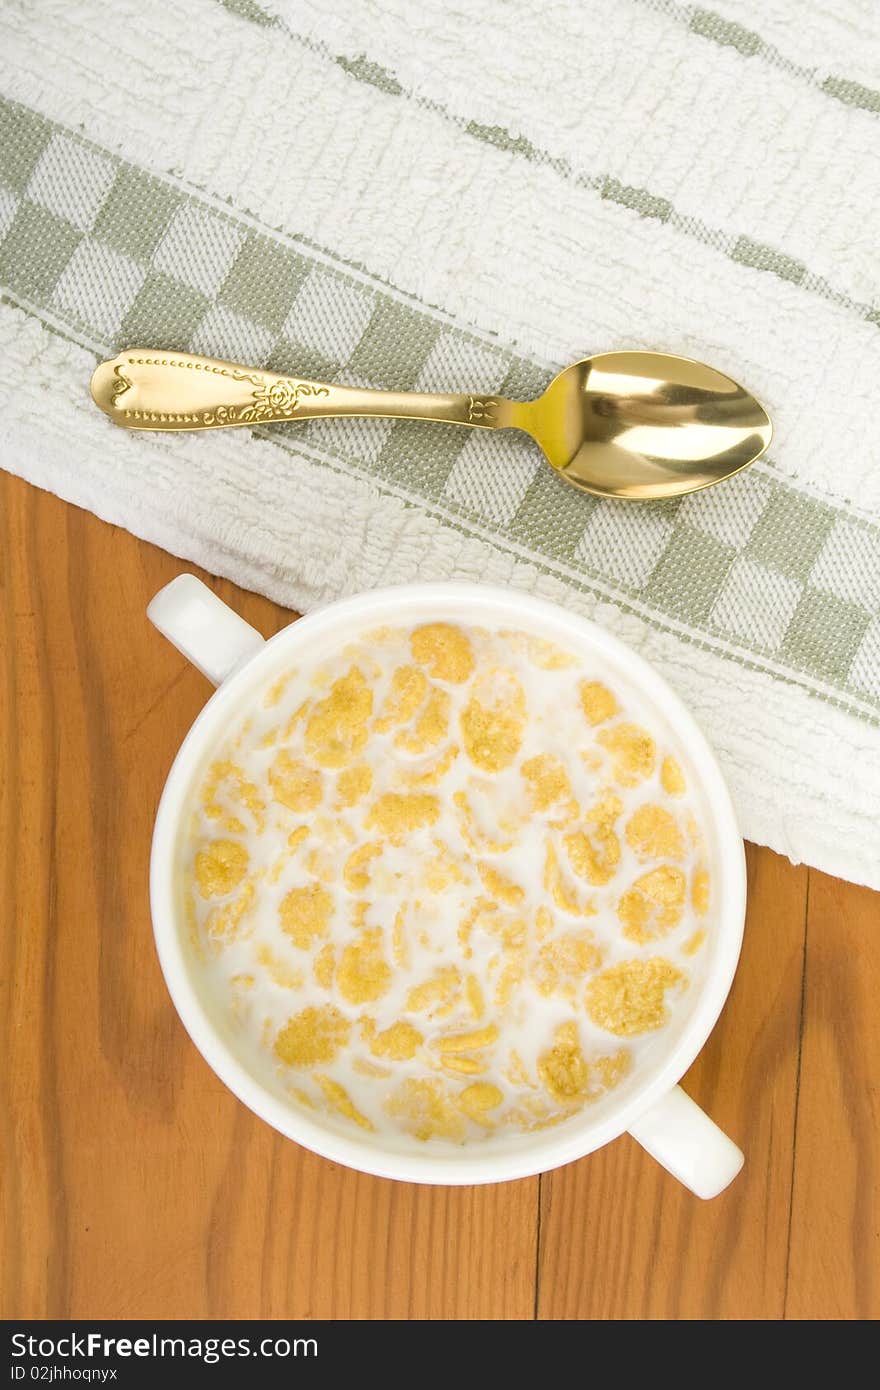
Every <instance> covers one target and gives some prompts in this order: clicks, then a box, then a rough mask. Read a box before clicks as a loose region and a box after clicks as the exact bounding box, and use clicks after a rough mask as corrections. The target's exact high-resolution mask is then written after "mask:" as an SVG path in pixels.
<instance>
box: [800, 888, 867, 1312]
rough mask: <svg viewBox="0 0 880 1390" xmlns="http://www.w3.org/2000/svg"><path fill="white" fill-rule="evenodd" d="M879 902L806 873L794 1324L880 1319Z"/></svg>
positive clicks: (861, 891) (864, 890) (859, 890)
mask: <svg viewBox="0 0 880 1390" xmlns="http://www.w3.org/2000/svg"><path fill="white" fill-rule="evenodd" d="M878 988H880V898H878V895H877V894H876V893H869V892H868V891H867V890H866V889H864V888H854V887H853V885H852V884H849V883H840V882H839V881H838V880H836V879H833V878H828V877H827V875H825V874H820V873H816V872H813V873H811V874H810V901H809V910H808V913H807V938H806V975H805V979H804V1030H803V1038H802V1041H801V1084H800V1086H799V1088H798V1095H797V1129H796V1134H797V1142H796V1145H795V1164H794V1182H793V1186H792V1222H791V1258H790V1262H789V1275H788V1297H787V1300H786V1315H787V1316H788V1317H791V1318H816V1317H821V1318H834V1319H839V1318H847V1319H849V1318H876V1317H877V1315H878V1311H880V1164H878V1151H877V1149H878V1145H877V1141H878V1135H880V1089H878V1077H880V1010H878V1007H877V1001H878Z"/></svg>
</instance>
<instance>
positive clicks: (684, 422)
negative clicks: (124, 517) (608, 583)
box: [92, 348, 772, 501]
mask: <svg viewBox="0 0 880 1390" xmlns="http://www.w3.org/2000/svg"><path fill="white" fill-rule="evenodd" d="M92 397H93V399H94V401H95V404H96V405H98V406H100V408H101V409H102V410H103V411H105V412H106V413H107V415H109V416H110V419H111V420H113V421H114V423H115V424H117V425H123V426H125V427H126V428H127V429H133V430H200V429H216V428H218V427H225V426H228V425H256V424H269V423H271V422H273V421H277V420H315V419H319V418H326V417H328V416H339V415H362V416H363V415H367V416H379V417H382V418H385V419H395V420H438V421H445V422H446V423H447V424H453V425H469V426H471V427H472V428H474V429H482V430H499V429H501V430H503V429H519V430H524V431H525V432H526V434H529V435H531V437H532V439H534V440H535V443H536V444H538V445H539V446H540V448H541V449H542V450H543V451H544V454H545V456H546V458H547V460H548V462H549V463H550V465H551V467H552V468H554V469H555V471H556V472H557V473H558V474H559V476H560V477H561V478H564V479H565V481H566V482H568V483H573V484H574V486H575V487H579V488H581V489H582V490H583V491H584V492H591V493H594V494H595V495H596V496H598V497H622V498H631V499H636V500H641V501H646V500H650V499H655V498H663V497H680V496H681V495H682V494H683V493H686V492H697V491H699V489H700V488H704V487H710V486H711V485H712V484H713V483H720V482H721V481H722V480H723V479H724V478H730V477H732V476H733V474H734V473H739V472H740V471H741V469H743V468H746V467H747V466H748V464H750V463H754V461H755V459H756V458H759V457H760V456H761V454H763V452H764V450H765V449H766V448H767V446H768V444H769V443H770V437H771V434H772V427H771V425H770V419H769V417H768V415H767V412H766V411H765V410H764V408H763V406H761V405H760V404H759V403H758V401H756V400H755V398H754V396H752V395H750V394H749V392H748V391H746V390H744V388H743V387H742V386H738V385H737V383H736V382H735V381H732V380H731V379H730V377H729V376H724V375H723V373H721V372H717V371H715V370H714V368H712V367H706V366H704V365H703V364H702V363H700V362H692V361H691V360H690V358H687V357H673V356H672V355H671V354H668V353H665V352H601V353H598V354H597V355H596V356H595V357H587V358H585V359H584V361H583V362H576V363H575V364H574V366H572V367H566V369H565V371H562V372H560V373H559V375H558V376H557V377H555V378H554V379H553V381H551V383H550V385H549V386H548V387H547V389H546V391H545V392H544V394H543V395H542V396H539V397H538V399H537V400H535V401H509V400H505V399H504V398H503V397H502V396H494V395H480V396H477V395H450V396H445V395H434V394H433V393H431V394H429V393H427V392H416V391H412V392H409V391H367V390H362V389H361V388H359V387H354V386H332V385H324V384H323V383H321V382H318V381H301V380H299V378H294V377H287V376H276V375H275V374H274V373H273V372H267V371H263V370H262V368H259V367H240V366H238V365H236V363H234V362H221V361H218V360H217V359H215V358H212V357H198V356H195V355H194V354H192V353H187V352H164V351H162V350H161V349H156V348H128V349H126V351H125V352H121V353H120V354H119V356H118V357H114V358H113V359H112V361H110V362H102V363H101V365H100V366H99V367H98V368H97V369H96V371H95V374H94V376H93V377H92Z"/></svg>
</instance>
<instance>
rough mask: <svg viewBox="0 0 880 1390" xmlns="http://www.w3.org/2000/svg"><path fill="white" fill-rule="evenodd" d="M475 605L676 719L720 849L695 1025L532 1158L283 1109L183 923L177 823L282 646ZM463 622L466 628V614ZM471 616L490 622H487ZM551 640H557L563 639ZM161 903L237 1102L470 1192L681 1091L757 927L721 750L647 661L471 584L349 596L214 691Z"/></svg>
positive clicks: (205, 1034) (169, 946) (354, 1153)
mask: <svg viewBox="0 0 880 1390" xmlns="http://www.w3.org/2000/svg"><path fill="white" fill-rule="evenodd" d="M475 602H478V603H479V604H481V605H483V606H484V607H488V608H491V609H493V610H496V611H497V612H498V614H499V616H504V617H505V618H506V620H507V621H508V622H518V623H519V624H520V625H523V624H525V625H526V626H527V627H528V626H530V625H531V621H533V622H534V623H536V624H539V625H540V629H542V630H543V631H544V632H547V629H548V628H550V629H554V628H555V629H558V640H562V641H564V640H565V638H566V634H567V635H568V640H569V641H573V640H576V641H577V643H578V645H579V646H582V645H583V644H584V643H586V644H588V645H589V646H592V647H593V649H594V650H596V651H597V653H598V654H599V655H600V656H601V657H603V658H604V659H606V660H607V661H608V663H609V664H610V665H611V666H612V668H616V669H617V670H619V671H620V673H621V674H622V675H623V676H624V677H625V679H627V680H628V681H629V682H630V683H631V684H632V685H633V687H634V689H635V690H636V691H637V692H638V693H640V694H641V695H642V696H643V697H644V698H646V699H647V700H648V701H649V702H650V703H651V704H652V705H654V707H655V708H657V709H658V710H659V712H660V713H661V714H662V715H663V717H664V718H665V719H666V720H667V721H668V722H669V723H671V724H673V726H674V727H675V731H676V735H677V737H678V738H679V741H680V742H681V744H682V747H684V748H685V749H686V750H687V753H688V755H689V757H690V759H691V761H692V764H693V766H694V767H695V769H696V770H697V772H698V774H699V778H700V782H701V786H702V792H703V797H704V802H705V805H706V807H707V810H708V814H709V815H710V817H711V820H712V823H713V830H714V834H715V839H716V844H717V848H718V854H719V861H720V864H719V867H720V870H721V872H720V878H721V883H720V885H719V893H718V901H719V914H718V921H717V922H716V924H715V927H714V931H715V933H716V941H715V946H714V950H713V954H712V957H711V961H710V965H709V968H708V970H707V974H706V976H705V977H704V979H703V981H702V982H701V985H700V994H699V997H698V999H697V1001H696V1003H695V1005H694V1007H693V1008H692V1010H691V1013H690V1016H689V1018H688V1019H687V1020H686V1022H685V1024H684V1026H683V1027H682V1029H681V1031H680V1033H679V1034H678V1036H677V1037H676V1038H675V1040H674V1042H673V1043H672V1044H671V1046H670V1047H669V1048H668V1049H667V1050H666V1051H665V1052H663V1053H662V1054H660V1056H659V1057H658V1059H657V1060H656V1061H655V1062H654V1064H653V1065H652V1066H650V1067H648V1068H646V1079H645V1083H644V1085H642V1086H640V1087H638V1088H635V1089H633V1090H632V1091H631V1093H630V1094H628V1095H627V1096H626V1097H625V1098H624V1099H623V1100H622V1101H621V1103H620V1105H619V1106H610V1107H608V1109H607V1113H605V1114H603V1115H601V1116H600V1117H599V1118H598V1119H597V1120H592V1121H591V1119H590V1112H581V1116H579V1117H577V1119H572V1121H571V1122H570V1123H569V1124H567V1125H565V1126H564V1127H561V1128H560V1129H559V1130H553V1129H551V1130H548V1131H546V1132H545V1133H544V1134H542V1135H541V1136H540V1139H536V1140H535V1142H534V1143H530V1144H529V1145H528V1147H523V1148H522V1149H516V1148H504V1149H500V1148H499V1149H497V1150H496V1149H494V1148H493V1147H492V1146H491V1145H487V1146H486V1147H485V1148H483V1147H481V1148H479V1149H478V1148H476V1147H475V1146H471V1147H468V1146H464V1147H463V1148H462V1149H460V1150H455V1151H452V1152H449V1151H446V1152H444V1153H443V1154H437V1153H435V1152H432V1151H430V1150H427V1149H426V1151H425V1152H423V1153H422V1152H418V1151H413V1152H400V1151H397V1150H394V1149H383V1148H382V1147H381V1146H380V1145H379V1144H378V1143H377V1142H376V1141H370V1140H361V1139H360V1138H359V1137H358V1136H357V1135H352V1136H348V1135H344V1134H341V1133H339V1132H337V1131H336V1130H335V1129H332V1128H330V1127H326V1126H324V1125H322V1124H319V1123H317V1122H316V1121H314V1120H312V1119H311V1118H310V1117H309V1116H308V1115H307V1114H306V1113H305V1112H303V1111H301V1110H299V1109H296V1108H295V1107H294V1106H293V1105H289V1104H287V1103H285V1102H284V1101H283V1100H282V1099H281V1098H280V1097H278V1096H276V1095H274V1094H273V1093H272V1092H271V1091H270V1090H269V1088H268V1087H266V1086H264V1085H263V1083H262V1082H260V1081H259V1080H258V1079H257V1078H256V1077H255V1076H254V1075H253V1074H252V1073H251V1072H250V1071H249V1070H248V1068H247V1067H246V1066H245V1064H244V1063H243V1062H242V1061H240V1060H239V1058H238V1057H237V1056H236V1055H235V1053H234V1051H233V1050H232V1048H231V1047H230V1046H228V1045H227V1043H226V1042H225V1041H224V1039H223V1038H222V1037H221V1036H220V1035H219V1033H218V1031H217V1029H216V1027H215V1026H214V1024H213V1023H212V1021H211V1019H210V1017H209V1015H208V1012H207V1009H206V1008H205V1007H204V1005H203V1004H202V1001H201V1000H200V998H199V996H198V992H197V990H196V988H195V986H194V984H193V982H192V980H191V978H190V964H189V962H188V959H187V954H186V950H185V947H184V935H185V928H184V924H183V923H182V922H181V921H180V920H179V918H180V914H179V912H178V910H177V904H176V897H177V893H176V886H175V872H176V869H175V866H176V857H177V851H178V846H179V838H178V826H179V820H180V816H181V813H182V809H183V805H184V803H185V800H186V796H187V793H188V792H189V790H190V785H191V782H192V776H193V769H194V768H195V767H197V766H198V765H199V763H200V762H201V760H202V759H203V757H204V756H205V754H206V752H207V750H208V748H209V747H210V745H211V744H212V743H216V742H217V740H218V738H219V737H221V736H222V728H223V726H224V722H225V721H226V720H228V718H229V717H230V715H231V714H232V712H233V711H234V710H235V709H236V707H239V708H240V707H241V705H242V704H243V703H244V702H245V701H244V699H243V696H244V695H245V692H246V691H247V690H248V688H249V687H251V686H257V685H259V684H262V682H263V681H264V680H265V679H266V676H267V675H268V668H270V667H271V666H272V665H273V664H274V663H275V662H276V660H277V658H278V655H279V652H280V651H281V650H283V649H285V648H292V649H294V650H295V649H297V648H301V647H304V646H307V645H309V644H311V643H313V642H314V641H315V640H320V638H321V636H322V634H323V635H327V634H329V633H332V631H333V629H335V628H337V627H340V626H344V625H345V624H346V623H348V622H351V621H359V622H360V621H362V622H363V624H364V626H368V625H370V624H376V625H378V624H381V623H386V622H388V621H399V622H402V623H404V622H412V621H419V620H420V619H421V620H422V621H429V620H431V617H430V616H428V615H426V614H424V613H423V614H420V613H419V612H418V610H419V608H427V609H431V608H435V609H437V610H438V611H437V612H436V613H435V614H434V615H433V620H434V621H437V620H439V617H440V614H442V616H443V617H444V618H445V619H446V620H449V621H455V620H456V619H455V617H450V608H452V609H454V608H455V607H456V606H457V605H458V606H461V605H473V604H474V603H475ZM457 620H458V621H468V619H467V618H466V617H464V616H460V617H459V618H458V619H457ZM472 620H473V621H476V622H478V621H479V618H473V619H472ZM547 635H548V636H551V637H552V636H553V633H552V632H549V633H547ZM150 903H151V912H152V920H153V934H154V939H155V942H156V950H157V953H158V956H159V962H160V965H161V969H162V973H163V975H164V977H165V983H166V985H167V987H168V990H169V993H170V995H171V998H172V1001H173V1003H174V1006H175V1008H176V1010H177V1013H178V1015H179V1017H180V1020H181V1022H182V1023H183V1026H184V1028H185V1029H186V1031H187V1033H188V1034H189V1036H190V1038H191V1040H192V1041H193V1043H194V1044H195V1046H196V1048H197V1049H198V1050H199V1052H200V1053H201V1054H202V1056H203V1057H204V1059H205V1061H206V1062H207V1063H208V1065H209V1066H210V1067H211V1068H212V1070H213V1071H214V1072H215V1073H216V1075H217V1076H218V1077H219V1078H220V1080H221V1081H222V1082H223V1083H224V1084H225V1085H226V1086H227V1087H228V1088H229V1089H230V1090H231V1091H232V1092H233V1093H234V1094H235V1095H236V1096H237V1097H238V1099H239V1100H241V1101H242V1102H243V1103H244V1104H245V1105H247V1106H248V1108H249V1109H251V1110H253V1111H254V1113H255V1114H257V1115H259V1116H260V1118H261V1119H263V1120H265V1121H266V1122H267V1123H268V1124H270V1125H272V1127H273V1128H274V1129H276V1130H278V1131H279V1132H280V1133H281V1134H284V1135H285V1136H286V1137H287V1138H290V1139H293V1140H295V1141H296V1142H297V1143H299V1144H302V1145H303V1146H304V1147H306V1148H308V1149H311V1150H312V1151H313V1152H315V1153H318V1154H320V1155H322V1156H323V1157H325V1158H328V1159H330V1160H332V1161H334V1162H337V1163H342V1164H344V1165H346V1166H347V1167H350V1168H355V1169H358V1170H359V1171H361V1172H365V1173H370V1174H373V1175H374V1176H377V1177H383V1178H393V1179H398V1180H403V1181H407V1182H416V1183H435V1184H448V1185H461V1184H478V1183H488V1182H501V1181H509V1180H512V1179H516V1178H525V1177H532V1176H534V1175H535V1174H537V1173H541V1172H546V1171H548V1170H549V1169H551V1168H556V1167H559V1166H561V1165H562V1164H565V1163H569V1162H572V1161H573V1160H575V1159H578V1158H582V1157H584V1156H585V1155H586V1154H588V1153H592V1152H593V1151H594V1150H595V1149H598V1148H600V1147H601V1146H602V1145H603V1144H606V1143H609V1142H610V1141H611V1140H612V1139H615V1138H617V1137H618V1135H620V1134H623V1133H624V1132H625V1131H626V1130H627V1129H628V1128H629V1127H630V1126H631V1125H632V1124H633V1123H634V1122H635V1121H636V1120H637V1119H638V1118H639V1116H640V1115H642V1114H643V1113H644V1112H645V1111H646V1110H648V1109H649V1108H650V1107H651V1106H652V1105H653V1104H654V1103H655V1102H656V1101H658V1100H659V1099H660V1098H661V1097H662V1096H663V1095H664V1094H666V1093H667V1092H668V1091H669V1090H670V1089H671V1088H672V1087H673V1086H675V1085H676V1084H677V1083H678V1081H679V1080H680V1078H681V1077H682V1076H683V1075H684V1073H685V1072H686V1071H687V1069H688V1067H689V1066H690V1065H691V1063H692V1062H693V1061H694V1059H695V1057H696V1056H697V1054H698V1053H699V1052H700V1050H701V1048H702V1047H703V1045H704V1043H705V1041H706V1039H707V1038H708V1036H709V1034H710V1032H711V1031H712V1029H713V1027H714V1025H715V1023H716V1021H717V1019H718V1016H719V1014H720V1013H721V1010H722V1008H723V1007H724V1003H725V1000H726V999H727V995H728V993H729V991H730V987H731V984H732V983H733V977H734V974H735V972H736V967H737V963H738V960H739V954H740V949H741V945H742V937H743V929H744V923H745V904H746V869H745V855H744V849H743V842H742V838H741V835H740V832H739V828H738V826H737V821H736V815H735V812H734V808H733V803H732V800H731V797H730V793H729V791H728V788H727V785H726V782H725V780H724V776H723V774H722V772H721V769H720V767H719V765H718V762H717V759H716V757H715V754H714V752H713V751H712V749H711V748H710V746H709V744H708V742H707V740H706V738H705V736H704V735H703V733H702V731H701V730H700V728H699V726H698V725H697V723H696V721H695V719H694V717H693V715H692V714H691V713H690V711H689V710H688V709H687V707H686V706H685V705H684V704H683V702H682V701H681V699H680V698H679V696H678V695H676V694H675V692H674V691H673V690H672V689H671V687H670V686H669V685H668V684H667V682H666V681H665V680H664V678H663V677H662V676H660V675H659V673H658V672H657V671H656V670H655V669H654V667H653V666H652V665H651V664H650V663H649V662H647V661H646V660H645V659H644V658H643V657H642V656H640V655H639V654H638V653H637V652H635V651H633V650H632V648H630V647H629V646H628V645H627V644H626V643H625V642H623V641H621V639H620V638H618V637H616V636H614V635H613V634H612V633H610V632H607V631H606V630H605V629H604V628H602V627H601V626H599V625H598V624H597V623H595V622H593V621H592V620H591V619H588V618H584V617H581V616H580V615H579V614H577V613H573V612H571V611H570V610H568V609H566V608H563V607H561V605H559V604H556V603H553V602H549V601H548V600H546V599H543V598H539V597H536V596H533V595H531V594H527V593H523V592H521V591H519V590H515V589H503V588H499V587H497V586H491V585H483V584H479V583H472V582H466V581H448V582H439V583H412V584H402V585H395V586H392V587H387V588H382V589H374V590H371V591H369V592H367V593H362V594H356V595H354V596H352V597H348V598H343V599H339V600H336V601H335V602H332V603H328V604H326V605H324V606H323V607H320V608H317V609H314V610H312V611H311V612H310V613H308V614H306V615H305V616H303V617H301V618H298V619H295V620H294V621H293V622H292V623H290V624H288V625H287V626H286V627H284V628H282V629H281V631H280V632H278V633H276V634H275V635H274V636H273V637H271V638H269V639H268V640H266V641H265V643H264V644H263V646H262V647H260V648H259V649H258V650H257V651H256V652H255V653H254V654H253V655H251V656H249V657H248V658H247V659H246V660H245V661H244V662H242V663H241V664H240V665H239V666H238V667H237V668H236V669H235V670H234V671H233V672H232V673H231V674H230V675H229V676H228V677H227V679H226V680H225V681H224V682H223V683H222V685H220V686H219V687H218V688H217V689H216V690H215V691H214V693H213V694H212V695H211V697H210V698H209V699H208V700H207V702H206V704H205V705H204V707H203V708H202V710H201V711H200V712H199V714H198V715H197V717H196V719H195V721H194V722H193V724H192V725H191V727H190V729H189V731H188V732H187V734H186V736H185V737H184V740H183V742H182V743H181V745H180V748H179V749H178V752H177V754H176V756H175V758H174V761H173V763H172V766H171V769H170V771H169V773H168V777H167V779H166V782H165V786H164V789H163V791H162V795H161V798H160V802H159V807H158V810H157V813H156V820H155V825H154V830H153V842H152V850H151V857H150ZM578 1121H581V1122H580V1123H578Z"/></svg>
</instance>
